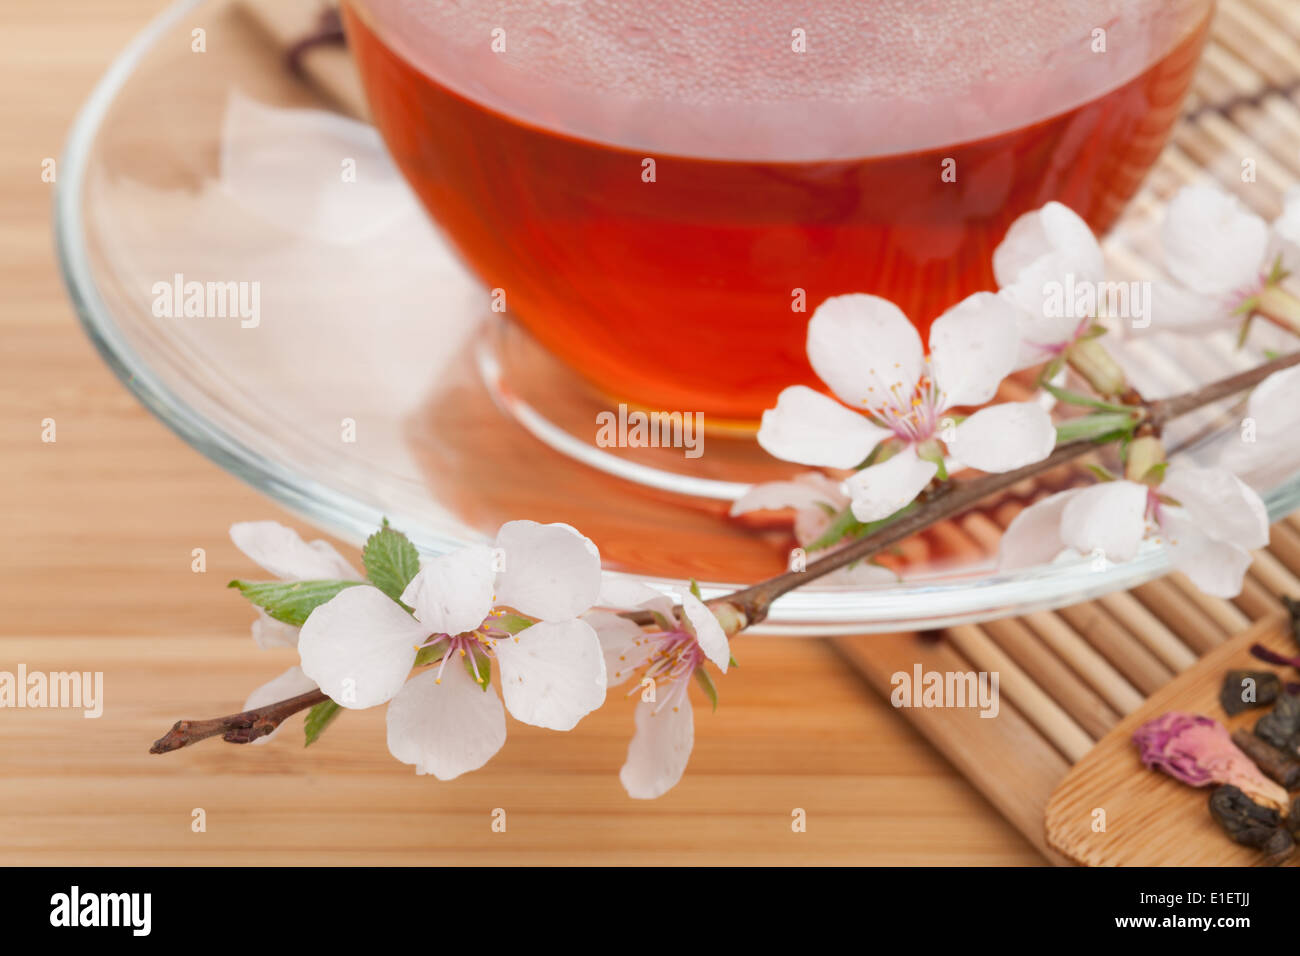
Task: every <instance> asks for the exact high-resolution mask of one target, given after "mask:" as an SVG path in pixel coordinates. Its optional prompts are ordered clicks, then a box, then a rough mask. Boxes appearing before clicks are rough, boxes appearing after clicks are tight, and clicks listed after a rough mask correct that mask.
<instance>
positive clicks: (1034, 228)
mask: <svg viewBox="0 0 1300 956" xmlns="http://www.w3.org/2000/svg"><path fill="white" fill-rule="evenodd" d="M1045 257H1051V258H1052V259H1054V260H1055V261H1056V262H1057V263H1058V266H1059V268H1060V273H1061V274H1060V276H1059V278H1064V275H1065V273H1067V272H1070V273H1073V274H1074V275H1075V277H1076V278H1088V279H1100V278H1101V277H1102V274H1103V269H1104V267H1103V260H1102V254H1101V247H1100V246H1099V245H1098V244H1097V237H1096V236H1094V235H1093V232H1092V229H1091V228H1090V227H1089V226H1088V224H1087V223H1086V222H1084V220H1083V219H1082V217H1080V216H1079V215H1078V213H1076V212H1075V211H1074V210H1073V209H1071V208H1070V207H1069V206H1066V205H1063V204H1061V203H1059V202H1049V203H1048V204H1047V205H1045V206H1043V207H1042V208H1041V209H1035V210H1033V211H1032V212H1027V213H1025V214H1024V215H1022V216H1020V217H1019V218H1018V219H1016V221H1015V222H1013V223H1012V224H1011V228H1010V229H1008V230H1007V234H1006V235H1005V236H1004V237H1003V239H1002V241H1001V242H1000V243H998V247H997V248H996V249H994V250H993V275H994V276H995V277H996V279H997V282H998V285H999V286H1000V287H1001V286H1009V285H1011V284H1012V283H1013V282H1015V281H1016V280H1017V279H1018V278H1019V277H1020V275H1021V273H1022V272H1024V271H1025V270H1026V269H1029V268H1031V267H1032V266H1034V265H1035V264H1036V263H1038V262H1040V260H1042V259H1043V258H1045Z"/></svg>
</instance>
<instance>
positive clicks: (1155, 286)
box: [1124, 280, 1242, 335]
mask: <svg viewBox="0 0 1300 956" xmlns="http://www.w3.org/2000/svg"><path fill="white" fill-rule="evenodd" d="M1233 309H1234V306H1233V304H1232V301H1231V298H1230V297H1229V296H1226V295H1223V294H1214V293H1204V292H1193V291H1192V290H1191V289H1185V288H1183V287H1182V286H1180V285H1176V284H1174V283H1172V282H1160V281H1158V280H1157V281H1154V282H1152V283H1151V316H1150V321H1149V322H1146V323H1145V324H1142V325H1139V324H1137V323H1136V322H1133V321H1128V322H1125V323H1124V328H1125V329H1127V330H1130V331H1131V332H1133V333H1135V334H1137V335H1142V334H1144V333H1149V332H1174V333H1177V334H1179V335H1193V334H1195V335H1200V334H1205V333H1209V332H1213V331H1215V330H1216V329H1221V328H1230V327H1232V326H1236V325H1240V324H1241V321H1242V317H1241V316H1239V315H1233V314H1232V313H1233Z"/></svg>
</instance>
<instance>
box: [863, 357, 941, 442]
mask: <svg viewBox="0 0 1300 956" xmlns="http://www.w3.org/2000/svg"><path fill="white" fill-rule="evenodd" d="M873 371H874V370H873ZM863 404H864V405H866V406H867V411H868V412H869V413H870V414H871V415H873V416H875V417H876V418H878V419H880V421H881V422H882V423H883V424H884V425H885V427H886V428H889V429H890V430H891V431H893V433H894V434H895V435H897V436H898V437H899V438H901V439H902V440H903V441H905V442H922V441H925V440H926V439H927V438H930V437H932V436H933V435H934V433H935V432H936V431H938V430H939V422H940V419H939V416H940V414H941V413H942V412H943V411H944V408H945V404H944V401H943V393H942V392H940V391H939V389H938V387H937V386H936V385H935V383H934V378H933V376H931V375H930V359H929V356H927V357H926V359H925V370H924V371H923V372H922V374H921V378H920V380H919V381H918V382H917V383H916V387H915V388H913V389H912V391H911V393H910V394H909V393H908V392H907V391H906V390H905V389H903V388H902V387H901V386H900V385H898V383H894V384H893V385H891V386H890V388H889V396H888V397H887V398H886V399H885V400H884V401H883V402H881V403H880V404H879V405H875V406H873V405H872V404H871V400H870V399H863Z"/></svg>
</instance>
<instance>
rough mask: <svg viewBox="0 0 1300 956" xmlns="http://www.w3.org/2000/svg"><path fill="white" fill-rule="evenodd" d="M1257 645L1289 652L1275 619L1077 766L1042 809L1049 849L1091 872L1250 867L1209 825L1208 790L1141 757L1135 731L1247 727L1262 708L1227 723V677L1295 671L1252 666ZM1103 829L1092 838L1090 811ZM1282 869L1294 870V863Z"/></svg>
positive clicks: (1226, 649) (1253, 855)
mask: <svg viewBox="0 0 1300 956" xmlns="http://www.w3.org/2000/svg"><path fill="white" fill-rule="evenodd" d="M1257 641H1258V642H1259V643H1261V644H1263V645H1264V646H1266V647H1268V648H1270V649H1272V650H1275V651H1277V652H1279V653H1282V654H1288V655H1294V654H1295V653H1296V647H1295V641H1294V640H1293V639H1292V638H1291V635H1290V633H1289V631H1288V628H1287V627H1285V626H1284V620H1283V619H1282V618H1270V619H1267V620H1263V621H1260V622H1259V623H1258V624H1256V625H1254V626H1253V627H1251V628H1249V629H1247V630H1246V631H1243V632H1242V633H1241V634H1239V635H1237V636H1236V637H1234V638H1233V639H1232V640H1231V641H1228V642H1227V643H1226V644H1224V645H1223V646H1222V647H1219V648H1217V649H1216V650H1214V651H1212V652H1210V653H1209V654H1207V655H1206V656H1205V657H1204V658H1202V659H1201V661H1200V663H1198V664H1197V665H1196V666H1195V667H1193V668H1192V669H1191V670H1189V671H1187V672H1186V673H1184V674H1182V675H1180V676H1179V677H1178V679H1177V680H1174V681H1172V682H1171V683H1170V684H1168V685H1167V686H1166V687H1164V688H1162V689H1161V690H1159V691H1158V692H1156V693H1155V694H1153V695H1152V696H1151V697H1150V698H1149V699H1148V700H1147V701H1146V703H1144V704H1143V705H1142V707H1140V708H1139V709H1138V710H1136V711H1134V712H1133V713H1131V714H1129V715H1128V716H1127V717H1126V718H1124V720H1122V721H1121V722H1120V723H1119V724H1118V725H1117V726H1116V727H1115V729H1113V730H1112V731H1110V733H1108V734H1107V735H1106V736H1105V737H1103V738H1102V740H1101V742H1100V743H1098V744H1097V746H1095V747H1094V748H1093V749H1092V750H1091V751H1089V752H1088V754H1087V755H1086V756H1085V757H1084V758H1083V759H1082V760H1080V761H1079V762H1078V763H1077V764H1075V765H1074V767H1072V768H1071V770H1070V772H1069V773H1068V774H1066V776H1065V779H1064V780H1063V781H1062V782H1061V783H1060V785H1059V786H1058V787H1057V788H1056V789H1055V791H1054V792H1053V793H1052V795H1051V797H1050V798H1049V800H1048V802H1047V814H1046V834H1047V842H1048V844H1049V845H1050V846H1052V847H1053V848H1055V849H1056V850H1059V851H1060V852H1061V853H1062V854H1064V855H1065V856H1067V857H1068V858H1070V859H1071V860H1074V861H1076V862H1078V863H1085V864H1087V865H1089V866H1253V865H1260V854H1259V851H1257V850H1253V849H1251V848H1249V847H1244V846H1239V845H1238V844H1236V843H1233V842H1232V841H1231V840H1229V839H1228V838H1227V837H1226V836H1225V835H1224V833H1223V831H1222V830H1221V829H1220V828H1219V825H1218V824H1217V823H1216V822H1215V821H1214V820H1213V819H1212V818H1211V816H1210V812H1209V809H1208V808H1207V806H1206V804H1207V801H1208V800H1209V796H1210V788H1205V789H1198V788H1195V787H1189V786H1187V785H1186V784H1183V783H1180V782H1178V781H1177V780H1175V779H1173V778H1172V777H1170V776H1169V775H1168V774H1165V773H1162V772H1160V771H1156V770H1148V769H1146V768H1145V767H1143V766H1142V763H1141V761H1140V760H1139V759H1138V754H1137V748H1136V747H1135V746H1134V745H1133V740H1132V737H1133V731H1134V730H1136V729H1137V728H1138V727H1139V726H1141V725H1142V724H1144V723H1146V722H1147V721H1148V720H1151V719H1152V718H1154V717H1159V716H1160V715H1161V714H1164V713H1167V712H1169V711H1171V710H1179V711H1185V712H1187V713H1192V714H1202V715H1204V716H1206V717H1212V718H1214V719H1215V720H1217V721H1219V722H1220V723H1222V724H1224V725H1225V726H1227V728H1228V729H1229V730H1236V729H1238V728H1246V729H1250V728H1251V727H1253V726H1254V725H1255V721H1257V720H1258V719H1259V718H1260V716H1261V715H1262V714H1263V713H1266V710H1248V711H1246V712H1245V713H1242V714H1237V715H1236V716H1235V717H1229V716H1228V715H1227V714H1226V713H1224V711H1223V708H1222V707H1221V706H1220V705H1219V689H1220V687H1222V686H1223V676H1224V674H1225V672H1227V671H1229V670H1234V669H1243V670H1272V671H1275V672H1277V673H1278V674H1279V675H1281V677H1282V679H1283V680H1292V679H1294V677H1295V671H1294V670H1291V669H1289V668H1278V667H1272V666H1270V665H1268V664H1265V663H1263V662H1262V661H1260V660H1258V659H1256V658H1254V657H1252V656H1251V654H1250V646H1251V645H1252V644H1253V643H1255V642H1257ZM1097 810H1101V811H1104V814H1105V829H1104V830H1101V831H1096V832H1094V830H1093V825H1094V820H1095V819H1097V818H1096V816H1095V812H1096V811H1097ZM1287 865H1291V866H1294V865H1296V860H1295V858H1293V859H1292V860H1291V861H1289V863H1288V864H1287Z"/></svg>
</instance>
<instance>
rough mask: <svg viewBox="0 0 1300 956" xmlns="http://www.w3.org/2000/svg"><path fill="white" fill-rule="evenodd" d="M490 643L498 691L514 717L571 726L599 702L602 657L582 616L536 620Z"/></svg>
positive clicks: (602, 683) (537, 724)
mask: <svg viewBox="0 0 1300 956" xmlns="http://www.w3.org/2000/svg"><path fill="white" fill-rule="evenodd" d="M494 647H495V652H496V658H497V665H498V667H499V668H500V671H501V696H502V697H503V698H504V699H505V702H506V709H507V710H509V711H510V713H511V714H512V715H513V716H514V718H515V719H516V720H522V721H523V722H524V723H526V724H532V725H533V726H534V727H547V728H549V729H551V730H572V729H573V728H574V726H575V725H576V724H577V723H578V721H580V720H581V719H582V718H583V717H585V716H587V714H589V713H591V712H592V711H593V710H595V709H596V708H597V707H599V706H600V705H601V704H603V703H604V702H605V658H604V655H603V653H602V651H601V645H600V641H599V639H598V638H597V636H596V632H595V631H594V630H593V629H592V627H591V625H590V624H589V623H587V622H586V621H580V620H577V619H576V618H575V619H573V620H569V621H559V622H553V621H542V622H541V623H540V624H534V625H533V626H532V627H530V628H526V629H524V630H523V631H521V632H519V633H518V634H517V635H515V636H514V637H513V638H505V639H503V640H499V641H497V642H496V644H495V645H494Z"/></svg>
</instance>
